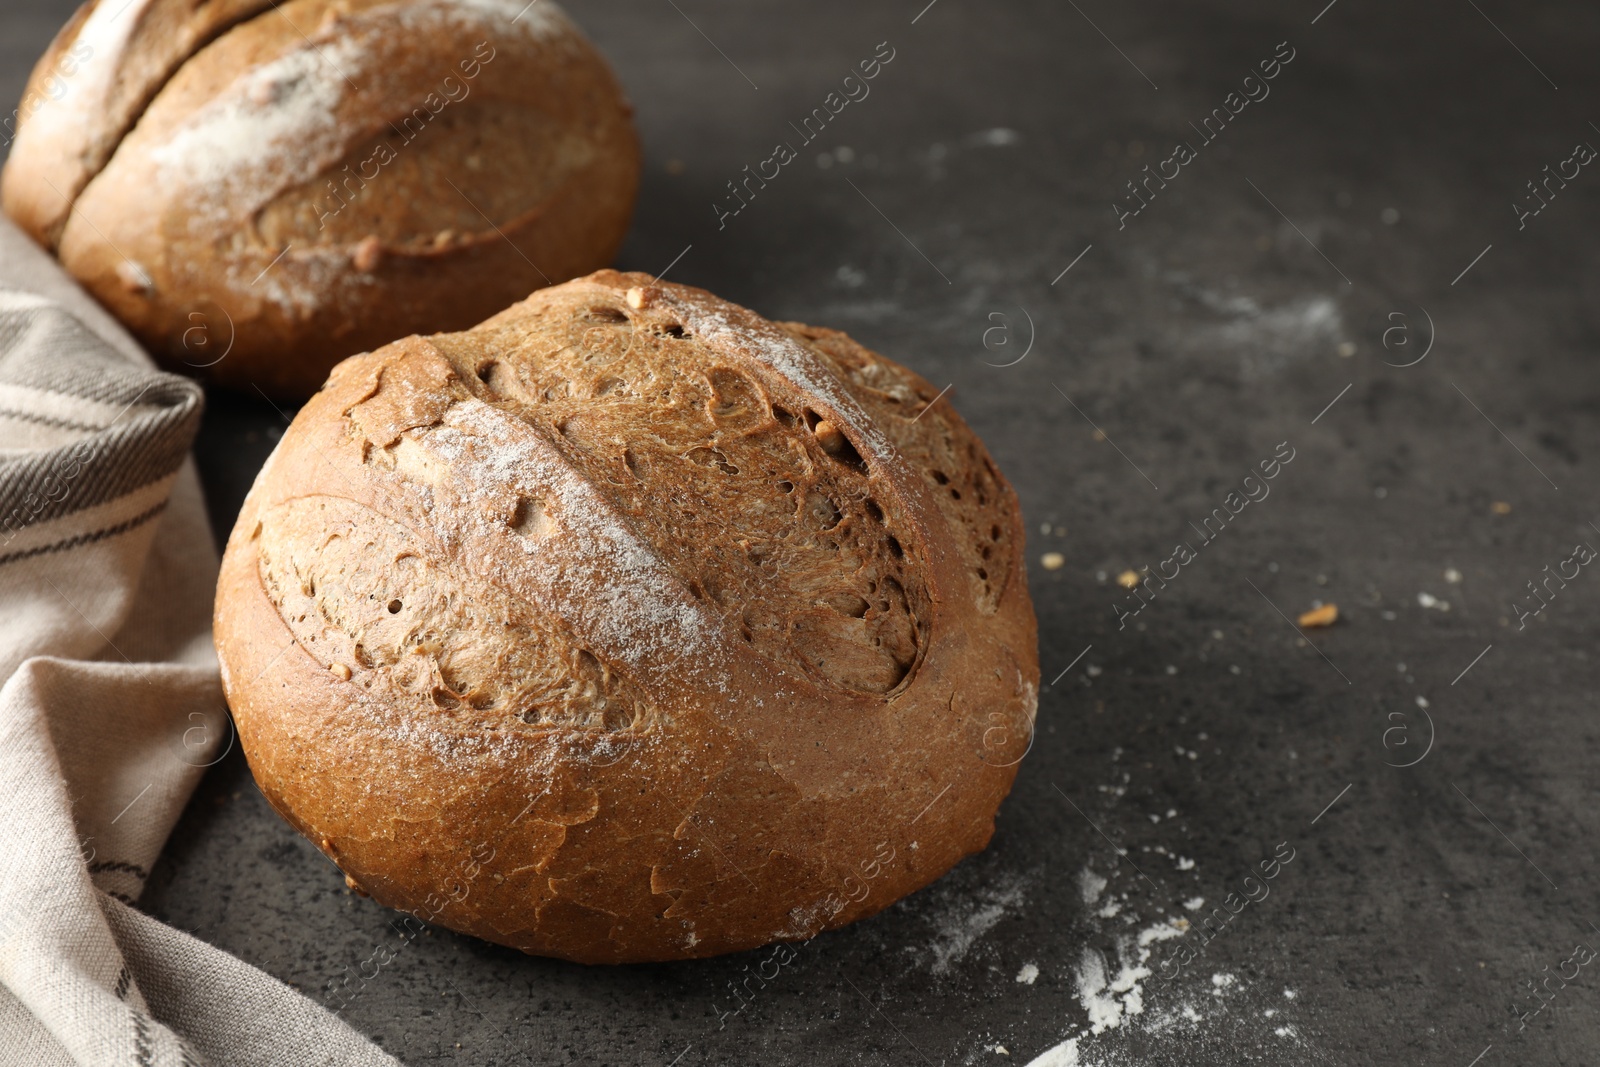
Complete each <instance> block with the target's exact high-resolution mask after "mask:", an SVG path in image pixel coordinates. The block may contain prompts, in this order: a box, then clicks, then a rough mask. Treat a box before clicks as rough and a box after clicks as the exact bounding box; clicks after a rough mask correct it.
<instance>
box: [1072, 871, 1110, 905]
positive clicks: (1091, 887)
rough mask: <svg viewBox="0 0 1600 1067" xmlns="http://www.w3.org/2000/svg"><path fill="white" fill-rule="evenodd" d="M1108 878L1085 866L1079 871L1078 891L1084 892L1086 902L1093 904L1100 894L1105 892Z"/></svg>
mask: <svg viewBox="0 0 1600 1067" xmlns="http://www.w3.org/2000/svg"><path fill="white" fill-rule="evenodd" d="M1105 888H1106V880H1105V879H1104V878H1102V877H1100V876H1099V875H1098V874H1095V873H1094V871H1092V870H1090V869H1089V868H1088V867H1085V868H1084V869H1083V870H1081V871H1079V872H1078V891H1079V892H1080V893H1082V894H1083V902H1084V903H1085V904H1093V903H1094V902H1095V901H1097V900H1099V899H1100V894H1101V893H1103V892H1105Z"/></svg>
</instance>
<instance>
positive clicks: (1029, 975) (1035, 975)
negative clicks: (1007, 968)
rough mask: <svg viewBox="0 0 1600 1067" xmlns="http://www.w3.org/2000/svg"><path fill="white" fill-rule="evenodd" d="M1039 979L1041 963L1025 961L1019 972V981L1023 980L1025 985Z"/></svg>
mask: <svg viewBox="0 0 1600 1067" xmlns="http://www.w3.org/2000/svg"><path fill="white" fill-rule="evenodd" d="M1038 979H1039V965H1038V964H1036V963H1024V964H1023V965H1022V970H1020V971H1018V972H1017V981H1019V982H1021V983H1022V984H1023V985H1032V984H1033V983H1034V982H1036V981H1038Z"/></svg>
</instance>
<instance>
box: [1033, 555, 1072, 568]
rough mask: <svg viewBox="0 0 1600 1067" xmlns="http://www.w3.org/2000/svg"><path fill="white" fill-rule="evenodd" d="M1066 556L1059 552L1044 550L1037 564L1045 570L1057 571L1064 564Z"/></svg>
mask: <svg viewBox="0 0 1600 1067" xmlns="http://www.w3.org/2000/svg"><path fill="white" fill-rule="evenodd" d="M1066 562H1067V557H1066V556H1063V555H1062V554H1061V553H1059V552H1046V553H1045V554H1044V555H1042V556H1040V557H1039V566H1041V567H1043V568H1044V569H1045V570H1047V571H1058V570H1060V569H1061V568H1062V567H1063V566H1065V565H1066Z"/></svg>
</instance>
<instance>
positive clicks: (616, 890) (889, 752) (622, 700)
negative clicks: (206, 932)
mask: <svg viewBox="0 0 1600 1067" xmlns="http://www.w3.org/2000/svg"><path fill="white" fill-rule="evenodd" d="M1022 541H1023V531H1022V523H1021V515H1020V512H1019V509H1018V506H1017V500H1016V497H1015V495H1014V494H1013V492H1012V490H1011V488H1010V486H1009V485H1008V484H1007V482H1006V480H1005V479H1004V478H1003V477H1002V476H1001V474H1000V472H999V470H998V469H997V468H996V467H995V464H994V462H993V460H992V459H991V458H990V457H989V454H988V452H987V451H986V450H985V449H984V447H983V445H982V443H981V442H979V440H978V439H977V437H976V436H974V435H973V433H972V431H971V430H969V429H968V428H967V426H966V424H965V423H963V422H962V421H961V418H960V417H959V416H958V415H957V414H956V413H955V411H954V410H953V409H952V408H951V406H950V404H949V401H948V400H947V399H942V398H941V397H940V394H939V390H937V389H935V388H934V387H933V386H931V385H930V384H929V383H928V382H926V381H925V380H923V379H922V378H920V377H918V376H917V375H915V374H912V373H911V372H909V371H907V370H906V369H905V368H903V367H901V366H899V365H897V364H895V363H892V362H890V361H889V360H887V359H885V358H883V357H882V356H880V355H877V354H876V353H873V352H870V351H868V350H866V349H864V348H862V347H861V346H860V345H858V344H856V343H855V342H854V341H852V340H850V338H848V337H846V336H845V335H844V334H842V333H837V332H835V331H832V330H826V329H818V328H814V327H810V326H803V325H800V324H798V323H773V322H768V321H767V320H765V319H763V318H761V317H760V316H758V315H756V314H754V313H752V312H750V311H747V310H745V309H743V308H740V307H737V306H735V305H732V304H729V303H726V302H724V301H722V300H719V299H717V298H716V297H714V296H712V295H711V294H709V293H706V292H703V291H701V290H698V289H692V288H689V287H686V286H681V285H672V284H667V283H661V282H656V281H654V280H653V279H652V278H650V277H649V276H647V275H642V274H617V273H615V272H611V271H602V272H600V273H598V274H594V275H591V276H589V277H587V278H583V279H580V280H577V281H573V282H569V283H567V284H565V285H560V286H556V287H554V288H549V289H545V290H542V291H540V292H536V293H535V294H534V295H533V296H531V297H529V298H528V299H527V300H524V301H523V302H521V303H519V304H517V305H515V306H513V307H511V308H510V309H508V310H506V311H504V312H503V313H501V314H499V315H496V316H495V317H494V318H492V319H490V320H488V321H487V322H484V323H483V324H482V325H480V326H478V327H477V328H475V329H472V330H469V331H467V332H465V333H456V334H444V335H438V336H433V337H427V338H423V337H408V338H405V339H403V340H400V341H396V342H394V343H393V344H391V345H388V346H387V347H385V348H382V349H380V350H378V351H376V352H372V353H368V354H363V355H360V356H356V357H354V358H352V359H349V360H346V361H345V362H344V363H342V364H340V365H339V366H338V367H337V368H336V369H335V370H334V372H333V375H332V377H331V378H330V380H329V382H328V385H327V386H326V388H324V390H323V391H322V392H321V393H319V394H318V395H317V396H316V397H314V398H313V399H312V400H311V401H310V403H308V404H307V405H306V406H305V407H304V408H303V409H301V411H300V413H299V415H298V416H297V417H296V418H295V420H294V423H293V425H292V426H291V427H290V428H289V430H288V431H287V432H286V433H285V435H284V437H283V440H282V441H281V442H280V443H279V445H278V448H277V450H276V451H275V452H274V453H273V455H272V458H271V459H270V460H269V461H268V463H267V465H266V467H265V468H264V469H263V470H262V472H261V474H260V476H259V477H258V478H257V480H256V483H255V486H254V488H253V489H252V490H251V492H250V495H249V497H248V499H247V500H246V502H245V505H244V508H243V511H242V512H241V514H240V516H239V521H238V524H237V525H236V526H235V528H234V531H233V535H232V537H231V538H230V539H229V542H228V547H227V551H226V553H225V558H224V561H223V565H222V577H221V581H220V584H219V586H218V590H217V605H216V639H217V648H218V651H219V653H220V656H221V660H222V668H223V682H224V685H225V687H226V690H227V695H228V700H229V703H230V705H231V706H232V708H233V713H234V717H235V721H236V722H237V725H238V731H239V737H240V740H241V743H242V745H243V748H244V751H245V753H246V755H247V757H248V758H249V761H250V766H251V768H252V770H253V771H254V773H255V776H256V781H257V782H258V783H259V784H260V787H261V789H262V792H263V793H264V794H265V795H266V797H267V798H268V799H269V800H270V801H271V802H272V804H273V805H274V806H275V807H276V808H277V809H278V811H280V812H281V813H282V814H283V815H284V817H285V818H286V819H288V820H289V822H291V823H292V824H293V825H294V826H295V827H296V828H297V829H299V830H300V831H301V832H302V833H304V834H305V835H306V836H307V837H309V838H310V839H311V840H312V841H314V842H316V843H317V844H318V846H319V847H320V848H321V849H322V850H323V851H324V852H326V853H327V855H328V856H329V857H330V858H331V859H332V860H333V861H334V862H335V863H336V864H338V865H339V867H340V868H341V869H343V870H344V871H345V872H346V874H347V875H348V877H349V880H350V881H351V883H352V885H353V886H356V887H358V888H359V889H360V890H362V891H364V892H366V893H370V894H371V895H372V896H373V897H375V898H376V899H377V900H379V901H380V902H382V903H384V904H387V905H390V906H392V907H396V908H401V909H405V910H408V911H411V912H413V913H414V914H417V915H419V916H420V917H422V918H424V919H427V920H430V921H438V922H440V923H442V924H443V925H445V926H448V927H450V928H452V929H455V930H460V931H464V932H466V933H470V934H475V935H477V936H479V937H482V938H486V939H488V940H490V941H496V942H499V943H501V944H505V945H511V946H514V947H516V948H519V949H522V950H524V951H526V952H532V953H537V954H540V955H550V956H559V957H564V958H566V959H570V960H577V961H581V962H586V963H602V962H605V963H615V962H628V961H643V960H668V959H678V958H684V957H694V956H708V955H713V954H716V953H722V952H730V951H734V950H739V949H747V948H751V947H754V946H758V945H761V944H764V943H766V942H769V941H773V940H779V939H799V938H804V937H807V936H810V935H812V934H814V933H816V932H818V931H819V930H822V929H826V928H831V927H835V926H840V925H843V924H845V923H848V922H852V921H854V920H856V919H859V918H862V917H864V916H867V915H871V914H873V913H874V912H877V911H878V910H880V909H882V908H884V907H885V906H887V905H888V904H890V903H892V902H893V901H895V900H897V899H899V898H900V897H902V896H904V895H905V894H907V893H909V892H911V891H913V890H915V889H917V888H919V887H921V886H923V885H926V884H927V883H928V882H930V881H932V880H933V879H935V878H937V877H938V876H939V875H940V874H942V873H943V872H945V871H946V870H948V869H949V868H950V867H951V866H952V865H953V864H954V863H956V862H957V861H958V860H960V859H961V858H962V857H963V856H966V855H968V854H970V853H973V852H975V851H978V850H979V849H982V848H983V847H984V846H985V845H986V844H987V843H988V840H989V837H990V835H991V834H992V832H993V826H994V815H995V811H996V809H997V808H998V807H999V804H1000V802H1001V800H1002V799H1003V798H1004V796H1005V795H1006V793H1007V792H1008V791H1009V789H1010V787H1011V782H1012V779H1013V777H1014V776H1015V774H1016V765H1017V763H1018V761H1020V759H1021V758H1022V756H1023V755H1024V753H1025V752H1026V750H1027V747H1028V745H1029V743H1030V739H1031V736H1032V726H1033V717H1034V712H1035V708H1036V698H1037V692H1038V679H1039V666H1038V652H1037V641H1036V624H1035V620H1034V615H1033V607H1032V603H1031V601H1030V599H1029V596H1028V589H1027V585H1026V578H1025V572H1024V568H1023V556H1022Z"/></svg>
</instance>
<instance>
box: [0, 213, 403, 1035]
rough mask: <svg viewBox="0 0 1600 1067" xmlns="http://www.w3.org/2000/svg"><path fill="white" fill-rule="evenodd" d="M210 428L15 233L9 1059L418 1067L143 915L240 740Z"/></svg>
mask: <svg viewBox="0 0 1600 1067" xmlns="http://www.w3.org/2000/svg"><path fill="white" fill-rule="evenodd" d="M200 410H201V392H200V389H199V387H198V386H196V385H195V384H194V383H193V382H191V381H189V380H188V379H185V378H181V377H178V376H176V375H172V374H165V373H161V372H159V371H156V370H154V369H153V368H152V367H151V366H150V363H149V360H148V358H147V357H146V356H145V355H144V354H143V353H142V352H141V351H140V350H139V348H138V346H137V345H135V344H134V343H133V341H132V340H131V339H129V338H128V336H127V335H126V334H125V333H123V332H122V331H121V329H120V328H119V327H117V326H116V324H115V323H113V322H112V321H111V320H110V318H109V317H107V316H106V315H105V313H104V312H103V311H101V309H100V308H99V307H97V306H96V305H95V304H94V303H93V301H91V300H90V299H89V298H88V297H87V296H85V295H84V294H83V293H82V292H81V291H80V290H78V289H77V288H76V287H75V286H74V285H73V284H72V283H71V282H70V281H69V280H68V279H67V278H66V277H65V275H63V274H62V273H61V272H60V270H59V268H58V267H57V266H56V265H55V264H54V263H53V262H52V261H51V260H50V259H49V258H48V257H47V256H45V255H44V253H42V252H40V251H39V250H38V249H37V248H35V247H34V246H33V245H31V244H30V243H28V241H27V240H26V239H25V238H23V237H22V236H21V235H20V234H19V233H18V232H17V231H16V230H15V229H14V228H13V227H11V226H10V224H9V223H6V222H5V221H4V220H0V857H3V860H0V1064H17V1065H24V1064H25V1065H27V1067H43V1065H55V1064H75V1063H76V1064H96V1065H99V1064H105V1065H117V1067H121V1065H130V1067H131V1065H146V1064H148V1065H159V1067H182V1065H193V1064H215V1065H218V1067H221V1065H229V1067H232V1065H244V1067H255V1065H260V1067H268V1065H271V1067H280V1065H299V1064H328V1065H333V1064H341V1065H342V1064H360V1065H387V1067H397V1061H395V1060H394V1059H392V1058H391V1057H389V1056H387V1055H385V1054H384V1053H383V1052H382V1051H381V1050H379V1049H378V1048H377V1047H376V1046H375V1045H373V1044H372V1043H370V1042H369V1041H367V1040H366V1039H365V1038H363V1037H361V1036H360V1035H359V1034H357V1033H356V1032H355V1031H354V1030H352V1029H350V1028H349V1027H348V1026H347V1025H345V1024H344V1023H343V1022H342V1021H341V1020H339V1019H338V1018H337V1017H335V1016H334V1015H332V1014H331V1013H329V1012H328V1011H327V1010H325V1009H324V1008H322V1007H321V1006H320V1005H318V1004H316V1003H314V1002H313V1001H311V1000H309V999H308V998H306V997H303V996H301V995H300V994H298V993H296V992H294V991H293V990H291V989H289V988H288V987H287V986H285V985H283V984H282V983H281V982H279V981H277V980H276V979H274V978H272V977H271V976H269V975H267V974H265V973H263V972H262V971H259V970H257V969H255V968H253V967H250V966H249V965H247V964H245V963H243V962H241V961H240V960H238V959H235V958H234V957H232V956H229V955H228V954H226V953H224V952H222V951H220V950H218V949H216V948H213V947H211V946H210V945H207V944H205V943H204V942H201V941H198V940H196V939H194V938H192V937H190V936H189V935H187V934H184V933H182V932H180V931H178V930H174V929H172V928H171V927H168V926H165V925H163V924H161V923H159V922H157V921H156V920H154V919H152V918H150V917H148V916H146V915H144V914H142V913H140V912H139V911H138V910H137V909H136V908H135V907H133V906H131V905H134V904H136V903H137V901H138V898H139V894H140V892H141V890H142V889H143V886H144V881H145V879H146V877H147V876H148V873H149V871H150V868H151V865H152V864H153V863H154V862H155V859H156V857H157V855H158V854H159V853H160V851H161V848H162V846H163V845H164V844H165V843H166V840H167V835H168V834H169V833H171V831H172V828H173V825H174V824H175V823H176V822H177V820H178V816H179V814H180V813H181V812H182V810H183V806H184V804H185V803H186V802H187V800H188V798H189V795H190V793H191V792H192V791H193V790H194V787H195V785H196V784H197V783H198V782H199V779H200V776H201V775H202V774H203V773H204V770H205V767H206V766H208V765H210V764H211V763H214V762H215V761H216V760H217V759H219V758H221V756H222V754H223V753H224V751H225V745H226V743H227V742H228V741H229V740H230V738H231V733H230V726H229V723H228V720H227V710H226V707H225V706H224V704H223V701H222V693H221V687H220V684H219V681H218V676H217V664H216V655H215V652H214V650H213V648H212V644H211V600H212V595H213V591H214V587H215V582H216V575H217V553H216V548H215V545H214V543H213V541H212V537H211V531H210V529H209V526H208V523H207V521H206V515H205V507H204V503H203V501H202V499H201V496H200V486H199V481H198V478H197V477H196V475H195V470H194V464H193V463H192V461H190V460H189V458H188V449H189V445H190V443H191V441H192V440H193V439H194V434H195V430H196V429H197V427H198V425H199V420H200Z"/></svg>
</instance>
